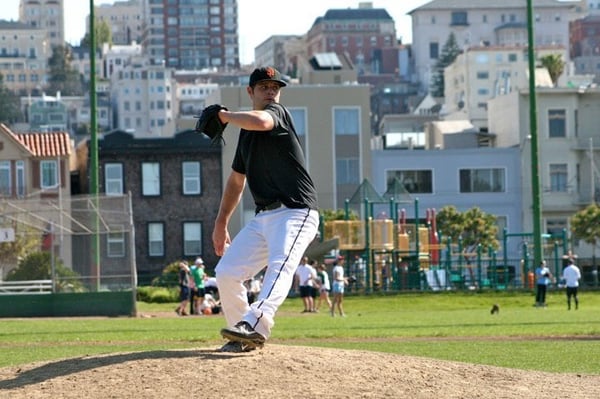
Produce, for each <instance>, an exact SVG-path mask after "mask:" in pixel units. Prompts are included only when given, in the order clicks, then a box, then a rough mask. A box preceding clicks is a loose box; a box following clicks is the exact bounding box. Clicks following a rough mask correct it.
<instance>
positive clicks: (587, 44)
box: [569, 7, 600, 83]
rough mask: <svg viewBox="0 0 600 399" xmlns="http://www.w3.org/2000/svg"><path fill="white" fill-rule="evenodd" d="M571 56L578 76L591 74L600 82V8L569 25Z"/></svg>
mask: <svg viewBox="0 0 600 399" xmlns="http://www.w3.org/2000/svg"><path fill="white" fill-rule="evenodd" d="M569 31H570V33H571V35H570V41H569V46H570V55H571V59H572V60H573V63H574V65H575V72H576V73H578V74H591V75H593V76H594V81H595V82H596V83H598V82H600V7H599V8H592V9H591V10H590V15H588V16H586V17H584V18H581V19H577V20H575V21H572V22H571V23H570V24H569Z"/></svg>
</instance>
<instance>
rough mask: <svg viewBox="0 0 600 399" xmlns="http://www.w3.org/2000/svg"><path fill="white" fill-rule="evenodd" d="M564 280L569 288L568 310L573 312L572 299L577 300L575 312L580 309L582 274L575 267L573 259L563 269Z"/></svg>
mask: <svg viewBox="0 0 600 399" xmlns="http://www.w3.org/2000/svg"><path fill="white" fill-rule="evenodd" d="M562 278H563V279H564V280H565V285H566V287H567V308H568V309H569V310H571V298H573V299H574V300H575V310H577V309H578V308H579V298H577V288H578V287H579V280H580V279H581V272H580V271H579V268H578V267H577V266H575V263H574V261H573V259H570V258H569V264H568V265H567V267H565V268H564V269H563V272H562Z"/></svg>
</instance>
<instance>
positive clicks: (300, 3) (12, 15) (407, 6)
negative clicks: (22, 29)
mask: <svg viewBox="0 0 600 399" xmlns="http://www.w3.org/2000/svg"><path fill="white" fill-rule="evenodd" d="M19 1H20V0H2V9H1V10H0V19H5V20H15V21H16V20H17V19H18V18H19ZM362 1H365V0H362ZM429 1H430V0H370V2H371V3H373V7H374V8H384V9H386V10H387V12H388V13H389V14H390V16H391V17H392V18H393V19H394V21H395V22H396V33H397V35H398V36H399V37H402V42H403V43H410V42H411V41H412V30H411V29H412V28H411V18H410V16H408V15H407V13H408V12H410V11H411V10H414V9H415V8H417V7H420V6H422V5H423V4H426V3H428V2H429ZM360 2H361V0H277V1H273V0H238V13H239V21H238V22H239V37H240V62H241V63H242V64H249V63H251V62H252V61H253V60H254V48H255V47H256V46H258V45H259V44H261V43H262V42H263V41H265V40H266V39H268V38H269V37H270V36H273V35H302V34H304V33H306V32H307V31H308V30H309V29H310V27H311V26H312V24H313V22H314V21H315V19H316V18H317V17H320V16H323V15H325V12H327V10H329V9H343V8H358V4H359V3H360ZM64 3H65V26H66V29H65V39H66V41H67V42H69V43H71V44H75V45H77V44H79V41H80V40H81V38H82V37H83V35H84V34H85V19H86V17H87V16H88V15H89V4H90V2H89V0H64ZM112 3H114V0H94V5H100V4H112ZM274 5H275V7H274ZM269 9H274V10H275V11H268V10H269Z"/></svg>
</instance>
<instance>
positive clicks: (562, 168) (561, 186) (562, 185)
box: [550, 163, 567, 192]
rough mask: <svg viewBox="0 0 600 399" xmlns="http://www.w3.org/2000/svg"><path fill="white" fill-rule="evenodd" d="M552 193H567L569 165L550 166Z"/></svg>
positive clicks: (555, 164) (556, 164)
mask: <svg viewBox="0 0 600 399" xmlns="http://www.w3.org/2000/svg"><path fill="white" fill-rule="evenodd" d="M550 191H553V192H566V191H567V164H565V163H554V164H550Z"/></svg>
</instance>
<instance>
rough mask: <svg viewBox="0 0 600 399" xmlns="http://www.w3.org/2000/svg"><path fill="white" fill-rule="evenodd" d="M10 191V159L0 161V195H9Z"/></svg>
mask: <svg viewBox="0 0 600 399" xmlns="http://www.w3.org/2000/svg"><path fill="white" fill-rule="evenodd" d="M11 191H12V188H11V181H10V161H0V195H2V196H4V197H9V196H10V195H11Z"/></svg>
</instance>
